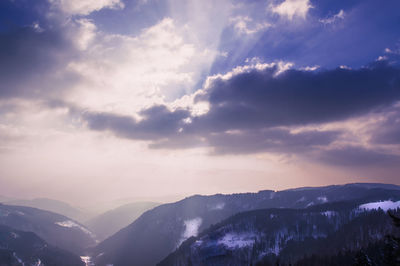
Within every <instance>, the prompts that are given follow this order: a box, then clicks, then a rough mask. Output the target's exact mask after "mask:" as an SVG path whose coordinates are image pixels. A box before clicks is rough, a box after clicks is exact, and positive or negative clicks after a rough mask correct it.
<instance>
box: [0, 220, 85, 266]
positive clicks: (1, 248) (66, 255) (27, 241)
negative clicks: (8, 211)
mask: <svg viewBox="0 0 400 266" xmlns="http://www.w3.org/2000/svg"><path fill="white" fill-rule="evenodd" d="M0 265H5V266H23V265H46V266H84V265H85V264H84V263H83V262H82V261H81V259H80V257H79V256H77V255H74V254H72V253H70V252H68V251H64V250H62V249H59V248H56V247H53V246H51V245H49V244H47V243H46V242H45V241H44V240H42V239H41V238H39V237H38V236H37V235H36V234H34V233H32V232H23V231H19V230H15V229H13V228H10V227H7V226H3V225H0Z"/></svg>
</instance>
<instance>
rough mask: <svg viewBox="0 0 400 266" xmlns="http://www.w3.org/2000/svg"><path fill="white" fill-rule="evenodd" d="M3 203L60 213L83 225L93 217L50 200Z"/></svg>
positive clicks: (40, 199) (62, 203)
mask: <svg viewBox="0 0 400 266" xmlns="http://www.w3.org/2000/svg"><path fill="white" fill-rule="evenodd" d="M3 203H4V204H7V205H17V206H27V207H33V208H38V209H41V210H45V211H50V212H55V213H59V214H61V215H64V216H67V217H70V218H72V219H74V220H76V221H79V222H81V223H83V222H84V221H86V220H87V219H88V218H89V217H90V216H91V214H89V213H88V212H87V211H83V210H80V209H78V208H75V207H72V206H71V205H69V204H68V203H65V202H63V201H59V200H53V199H48V198H36V199H32V200H21V199H20V200H11V201H5V202H4V201H3Z"/></svg>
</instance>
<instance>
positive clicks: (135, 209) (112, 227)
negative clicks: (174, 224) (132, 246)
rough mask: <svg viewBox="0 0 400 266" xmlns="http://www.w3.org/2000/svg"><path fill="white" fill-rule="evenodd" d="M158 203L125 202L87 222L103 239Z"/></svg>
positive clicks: (100, 238) (98, 237)
mask: <svg viewBox="0 0 400 266" xmlns="http://www.w3.org/2000/svg"><path fill="white" fill-rule="evenodd" d="M158 205H160V203H156V202H134V203H130V204H125V205H123V206H120V207H118V208H116V209H113V210H110V211H107V212H105V213H103V214H100V215H98V216H96V217H94V218H92V219H91V220H89V221H88V222H86V223H85V224H86V225H87V227H88V228H89V229H90V230H91V231H92V232H94V233H95V234H96V237H97V239H98V240H100V241H102V240H104V239H106V238H107V237H109V236H111V235H113V234H115V233H116V232H118V231H119V230H121V229H122V228H124V227H126V226H128V225H129V224H130V223H132V222H133V221H134V220H136V219H137V218H138V217H139V216H140V215H142V214H143V213H144V212H145V211H147V210H150V209H152V208H154V207H156V206H158Z"/></svg>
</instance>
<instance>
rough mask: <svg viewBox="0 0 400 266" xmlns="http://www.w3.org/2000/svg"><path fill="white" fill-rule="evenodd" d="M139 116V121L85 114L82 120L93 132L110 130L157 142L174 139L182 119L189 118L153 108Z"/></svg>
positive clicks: (98, 114)
mask: <svg viewBox="0 0 400 266" xmlns="http://www.w3.org/2000/svg"><path fill="white" fill-rule="evenodd" d="M140 115H141V116H142V117H143V120H140V121H137V120H135V119H134V118H132V117H129V116H118V115H113V114H105V113H86V114H84V118H85V120H86V121H87V123H88V126H89V128H91V129H93V130H110V131H112V132H113V133H115V134H116V135H117V136H120V137H125V138H131V139H143V140H158V139H162V138H168V137H171V136H172V137H174V135H176V133H177V132H178V130H179V128H181V127H182V126H183V125H184V122H183V119H184V118H186V117H188V116H189V112H188V111H186V110H175V111H169V110H168V109H167V108H166V107H165V106H153V107H151V108H149V109H145V110H143V111H142V112H141V113H140Z"/></svg>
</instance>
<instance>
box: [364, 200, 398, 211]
mask: <svg viewBox="0 0 400 266" xmlns="http://www.w3.org/2000/svg"><path fill="white" fill-rule="evenodd" d="M359 208H360V209H363V210H378V209H381V210H383V211H388V210H395V209H397V208H400V201H394V202H393V201H391V200H386V201H378V202H370V203H366V204H362V205H360V207H359Z"/></svg>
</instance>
